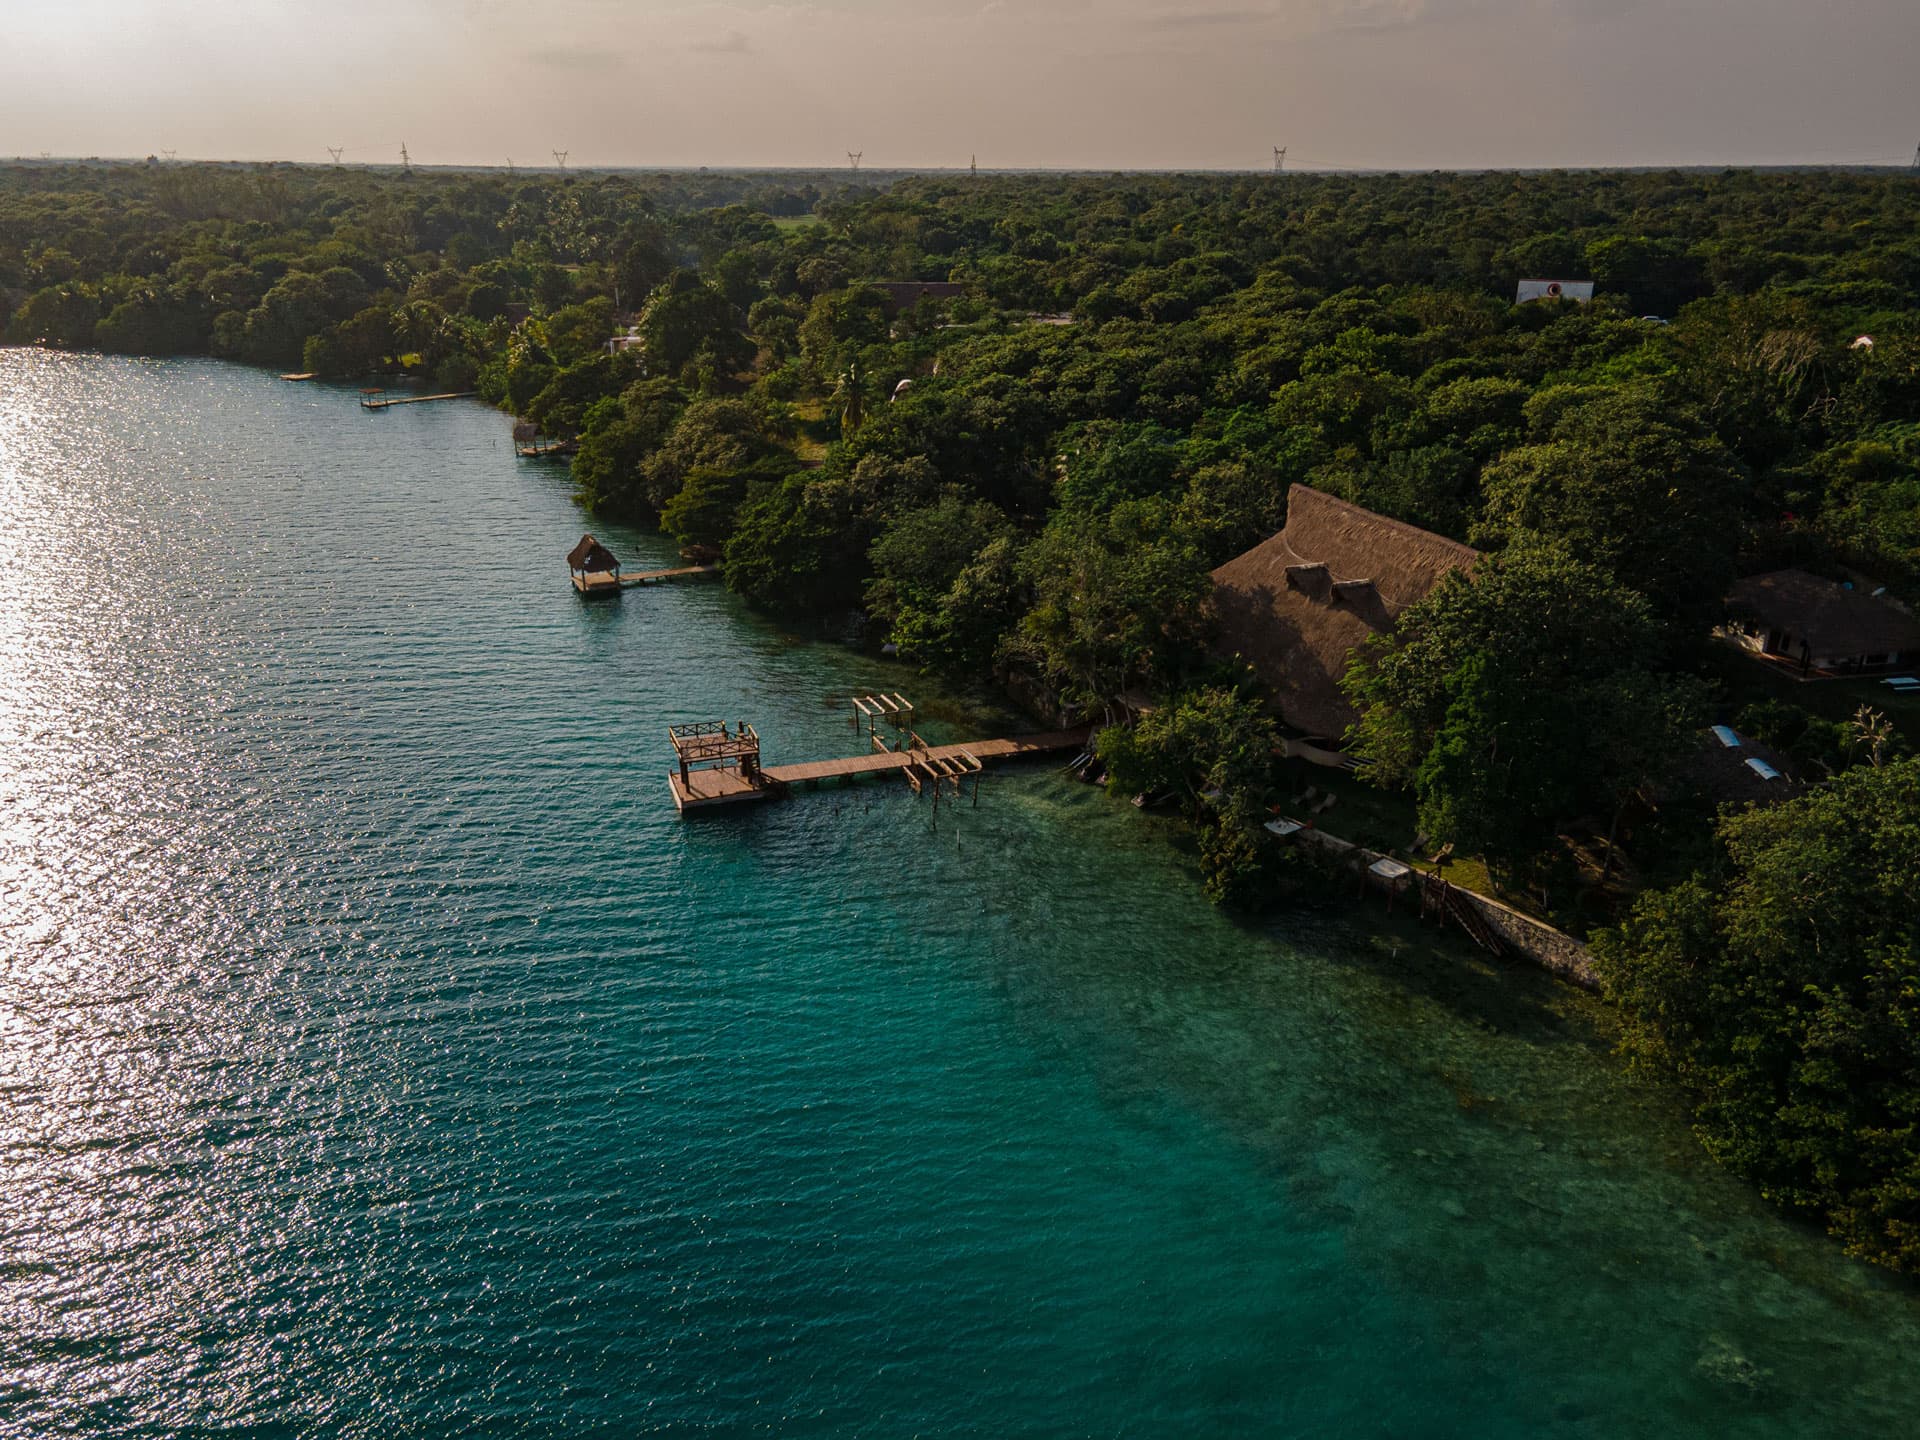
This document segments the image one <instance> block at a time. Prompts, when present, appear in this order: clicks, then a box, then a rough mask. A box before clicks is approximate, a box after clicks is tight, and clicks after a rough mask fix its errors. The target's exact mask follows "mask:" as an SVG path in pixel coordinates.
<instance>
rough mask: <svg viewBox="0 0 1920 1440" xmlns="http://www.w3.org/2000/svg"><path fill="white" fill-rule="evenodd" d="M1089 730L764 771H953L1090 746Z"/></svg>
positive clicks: (786, 779)
mask: <svg viewBox="0 0 1920 1440" xmlns="http://www.w3.org/2000/svg"><path fill="white" fill-rule="evenodd" d="M1086 744H1087V732H1086V731H1085V730H1052V731H1048V732H1047V733H1045V734H1041V735H1015V736H1013V737H1011V738H1008V739H1002V740H969V741H967V742H966V743H965V744H963V745H931V746H928V747H927V748H926V749H914V750H883V751H878V752H876V753H874V754H872V755H849V756H847V757H846V758H845V759H842V760H813V761H809V762H807V763H805V764H801V765H769V766H767V767H766V769H765V770H764V771H762V772H761V773H762V774H764V775H765V776H766V777H767V779H768V780H769V781H771V782H772V783H774V784H776V785H786V786H793V785H808V784H818V783H819V782H820V781H822V780H858V779H861V778H863V777H865V776H868V775H890V774H892V773H894V772H895V771H910V770H912V769H914V768H915V767H923V768H925V769H927V770H930V771H932V772H934V773H935V774H942V773H954V772H952V771H951V770H949V769H947V768H946V767H952V766H955V765H959V766H963V767H965V768H968V769H972V768H975V767H972V766H966V762H967V761H968V760H973V761H977V762H981V763H984V762H986V761H988V760H1010V759H1017V758H1019V757H1020V756H1023V755H1057V754H1061V753H1063V752H1066V751H1076V752H1077V751H1080V750H1084V749H1085V748H1086Z"/></svg>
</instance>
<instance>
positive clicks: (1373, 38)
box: [0, 0, 1920, 169]
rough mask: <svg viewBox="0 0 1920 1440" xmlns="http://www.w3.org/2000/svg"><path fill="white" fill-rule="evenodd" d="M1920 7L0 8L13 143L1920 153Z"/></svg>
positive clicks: (242, 151) (1403, 154)
mask: <svg viewBox="0 0 1920 1440" xmlns="http://www.w3.org/2000/svg"><path fill="white" fill-rule="evenodd" d="M1916 60H1920V0H1197V3H1189V4H1180V3H1177V0H983V3H982V0H816V3H771V0H765V3H763V0H725V3H721V0H714V3H699V0H317V3H316V0H302V3H292V0H193V3H179V0H0V156H11V155H39V154H41V153H49V154H53V155H58V156H87V155H99V156H145V155H148V154H155V153H164V152H165V151H168V150H172V151H175V152H177V153H178V155H179V156H180V157H181V158H198V159H234V160H298V161H311V162H320V163H324V162H325V161H326V160H327V153H326V152H327V147H328V146H342V147H345V150H346V155H345V159H346V160H347V162H348V163H355V162H358V163H365V164H371V163H379V164H388V163H395V162H397V161H398V159H399V147H400V145H401V144H402V143H403V142H404V143H405V144H406V145H407V147H408V149H409V152H410V153H411V155H412V157H413V160H414V162H415V163H416V164H429V165H430V164H493V165H497V164H502V163H505V162H506V161H508V160H509V159H511V160H512V161H514V162H515V163H517V164H520V165H523V166H524V165H535V164H537V165H551V164H552V163H553V159H552V152H553V151H554V150H565V151H567V152H568V155H569V163H570V164H572V165H573V166H575V167H582V166H626V165H633V166H649V165H659V166H685V165H712V166H753V165H768V166H808V167H818V166H830V165H845V164H846V163H847V159H846V152H848V151H850V150H858V151H861V152H862V153H863V155H864V157H865V160H864V163H865V165H866V166H867V167H868V168H874V169H883V168H892V167H902V168H908V167H940V166H951V167H964V166H966V165H967V164H968V163H969V161H970V160H972V159H973V158H975V157H977V158H978V163H979V165H980V167H981V168H982V169H1013V168H1075V169H1078V168H1094V169H1184V168H1195V169H1198V168H1208V169H1254V168H1267V167H1269V166H1270V165H1271V160H1272V152H1273V147H1274V146H1276V145H1285V146H1286V147H1287V148H1288V164H1289V167H1290V168H1393V169H1433V168H1456V167H1457V168H1473V167H1482V166H1485V167H1500V166H1553V165H1568V166H1584V165H1669V164H1671V165H1721V164H1807V163H1811V164H1829V163H1831V164H1842V163H1868V164H1872V163H1878V164H1904V163H1906V162H1908V161H1910V160H1911V159H1912V158H1913V156H1914V147H1915V145H1916V144H1920V87H1916V86H1915V85H1913V83H1912V78H1911V77H1912V71H1913V68H1914V63H1915V61H1916Z"/></svg>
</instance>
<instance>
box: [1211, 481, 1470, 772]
mask: <svg viewBox="0 0 1920 1440" xmlns="http://www.w3.org/2000/svg"><path fill="white" fill-rule="evenodd" d="M1479 558H1480V554H1479V552H1478V551H1477V550H1474V549H1472V548H1470V547H1469V546H1466V545H1462V544H1460V543H1458V542H1457V541H1453V540H1448V539H1446V538H1445V537H1444V536H1440V535H1434V534H1432V533H1430V532H1428V531H1425V530H1421V529H1419V528H1418V527H1416V526H1413V525H1407V524H1403V523H1402V522H1401V521H1398V520H1389V519H1387V518H1386V517H1385V516H1384V515H1376V514H1374V513H1373V512H1372V511H1371V510H1362V509H1361V508H1360V507H1359V506H1358V505H1350V504H1348V503H1347V502H1346V501H1345V500H1338V499H1335V498H1334V497H1333V496H1331V495H1325V494H1322V493H1321V492H1320V491H1318V490H1312V489H1309V488H1308V487H1307V486H1305V485H1295V486H1294V487H1293V489H1292V490H1291V491H1289V492H1288V494H1287V526H1286V529H1284V530H1282V531H1281V532H1280V533H1279V534H1278V535H1275V536H1274V537H1273V538H1272V539H1270V540H1267V541H1265V542H1263V543H1262V544H1260V545H1256V546H1255V547H1254V548H1253V549H1251V550H1249V551H1247V553H1246V554H1244V555H1241V556H1239V557H1238V558H1237V559H1233V560H1229V561H1228V562H1227V563H1226V564H1224V565H1222V566H1221V567H1220V568H1219V569H1218V570H1216V571H1214V572H1213V581H1214V587H1215V588H1214V605H1215V608H1216V609H1217V610H1218V612H1219V616H1220V636H1221V642H1222V645H1223V648H1225V649H1227V650H1229V651H1232V652H1237V653H1238V654H1239V655H1240V656H1241V658H1242V659H1244V660H1246V661H1247V663H1248V664H1250V665H1252V666H1253V668H1254V670H1255V671H1256V672H1257V673H1258V674H1259V675H1260V677H1261V679H1263V680H1264V681H1265V682H1266V683H1267V686H1268V688H1269V689H1271V690H1272V692H1273V695H1274V699H1275V700H1276V701H1277V702H1278V704H1279V706H1280V714H1281V718H1283V719H1284V720H1285V721H1286V722H1287V723H1288V724H1289V725H1292V726H1294V727H1296V728H1297V729H1300V730H1302V731H1305V732H1306V733H1307V734H1308V735H1315V736H1323V737H1326V738H1328V739H1332V740H1336V741H1337V740H1338V739H1339V738H1340V737H1341V735H1342V734H1344V733H1345V731H1346V728H1347V726H1349V725H1350V724H1352V723H1353V722H1354V720H1355V719H1357V718H1358V715H1357V713H1356V712H1355V711H1354V709H1353V707H1352V706H1351V705H1349V704H1348V703H1347V699H1346V697H1345V696H1344V695H1343V694H1341V692H1340V677H1341V676H1342V675H1343V674H1344V673H1346V668H1347V657H1348V655H1349V653H1350V652H1351V651H1352V650H1353V647H1354V646H1356V645H1358V644H1360V642H1361V641H1363V640H1365V639H1366V638H1367V637H1368V636H1369V635H1373V634H1377V633H1380V632H1382V631H1386V630H1391V629H1392V628H1393V626H1394V623H1395V622H1396V621H1397V620H1398V619H1399V618H1400V612H1401V611H1403V610H1405V609H1406V608H1407V607H1408V606H1409V605H1412V604H1413V603H1414V602H1415V601H1418V600H1422V599H1425V598H1426V596H1427V595H1428V593H1429V592H1431V591H1432V589H1433V587H1434V586H1435V585H1437V584H1439V583H1440V577H1441V576H1443V575H1445V574H1446V573H1447V572H1448V571H1449V570H1471V569H1472V568H1473V564H1474V562H1475V561H1476V560H1478V559H1479Z"/></svg>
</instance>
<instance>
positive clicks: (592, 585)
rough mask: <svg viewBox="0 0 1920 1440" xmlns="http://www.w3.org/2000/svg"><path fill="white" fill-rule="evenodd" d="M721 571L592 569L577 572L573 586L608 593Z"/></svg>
mask: <svg viewBox="0 0 1920 1440" xmlns="http://www.w3.org/2000/svg"><path fill="white" fill-rule="evenodd" d="M719 573H720V567H719V566H718V565H681V566H677V567H676V568H674V569H672V570H636V571H633V572H631V573H615V572H614V571H611V570H592V571H587V572H586V573H584V574H576V575H575V576H574V577H573V588H574V589H576V590H578V591H579V592H580V593H581V594H582V595H606V594H611V593H613V592H616V591H620V590H631V589H633V588H634V587H635V586H637V585H662V584H665V583H666V582H668V581H670V580H701V579H705V578H706V577H707V576H710V575H718V574H719Z"/></svg>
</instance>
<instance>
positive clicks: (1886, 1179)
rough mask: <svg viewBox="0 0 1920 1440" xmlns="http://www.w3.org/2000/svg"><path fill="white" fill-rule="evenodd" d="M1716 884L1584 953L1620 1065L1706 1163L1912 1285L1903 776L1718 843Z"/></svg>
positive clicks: (1737, 821)
mask: <svg viewBox="0 0 1920 1440" xmlns="http://www.w3.org/2000/svg"><path fill="white" fill-rule="evenodd" d="M1719 843H1720V869H1719V871H1718V872H1717V873H1715V874H1711V875H1703V876H1696V877H1695V878H1694V879H1692V880H1689V881H1687V882H1686V883H1684V884H1681V885H1678V886H1675V887H1674V888H1672V889H1670V890H1663V891H1656V892H1653V893H1651V894H1648V895H1646V896H1643V897H1642V898H1641V899H1640V900H1639V901H1638V902H1637V903H1636V904H1635V906H1634V909H1633V913H1632V915H1631V916H1630V917H1629V919H1628V920H1627V921H1626V922H1625V923H1624V924H1623V925H1621V926H1620V928H1619V929H1618V930H1615V931H1610V932H1606V933H1603V934H1602V935H1600V936H1598V937H1596V939H1595V945H1594V951H1595V955H1596V958H1597V960H1598V964H1599V970H1600V975H1601V979H1602V982H1603V983H1604V985H1605V987H1606V989H1607V992H1608V994H1609V995H1610V996H1611V997H1612V998H1613V999H1614V1000H1615V1001H1616V1002H1617V1003H1618V1004H1619V1005H1620V1007H1621V1009H1622V1011H1623V1012H1624V1013H1625V1015H1626V1017H1627V1021H1628V1025H1627V1030H1626V1034H1625V1044H1626V1046H1627V1048H1628V1050H1629V1051H1630V1053H1632V1054H1633V1055H1634V1056H1635V1057H1637V1059H1638V1060H1640V1061H1641V1062H1642V1063H1645V1064H1648V1065H1650V1066H1652V1067H1654V1068H1656V1069H1657V1070H1659V1071H1660V1072H1662V1073H1665V1074H1668V1075H1671V1076H1673V1077H1675V1078H1677V1079H1678V1080H1679V1081H1680V1082H1681V1083H1682V1084H1683V1085H1684V1086H1685V1087H1686V1088H1687V1089H1688V1091H1689V1092H1690V1093H1691V1094H1692V1095H1693V1097H1694V1102H1695V1117H1696V1120H1697V1122H1698V1126H1699V1133H1700V1134H1701V1136H1702V1138H1703V1139H1704V1140H1705V1141H1706V1143H1707V1146H1708V1148H1709V1149H1710V1150H1711V1151H1712V1152H1713V1153H1714V1155H1715V1156H1716V1157H1718V1158H1719V1159H1720V1160H1721V1161H1722V1162H1723V1163H1725V1164H1727V1165H1729V1166H1731V1167H1732V1168H1733V1169H1735V1170H1737V1171H1739V1172H1740V1173H1741V1174H1743V1175H1747V1176H1749V1177H1751V1178H1752V1179H1754V1180H1756V1181H1758V1182H1759V1184H1760V1187H1761V1190H1762V1192H1763V1193H1764V1194H1765V1195H1766V1196H1767V1197H1768V1198H1769V1199H1770V1200H1772V1201H1774V1202H1775V1203H1776V1204H1779V1205H1781V1206H1783V1207H1785V1208H1786V1209H1788V1210H1790V1211H1793V1212H1795V1213H1799V1214H1804V1215H1808V1216H1819V1217H1824V1219H1825V1221H1826V1223H1827V1225H1828V1227H1829V1228H1830V1229H1831V1230H1832V1232H1833V1233H1834V1234H1835V1235H1836V1236H1838V1237H1839V1238H1840V1239H1841V1240H1842V1241H1844V1242H1845V1244H1846V1245H1847V1248H1848V1249H1849V1250H1850V1251H1852V1252H1853V1253H1854V1254H1857V1255H1861V1256H1864V1257H1865V1258H1867V1259H1870V1260H1874V1261H1876V1262H1878V1263H1880V1264H1883V1265H1890V1266H1892V1267H1894V1268H1895V1269H1899V1270H1905V1271H1908V1272H1920V912H1917V911H1916V910H1915V907H1914V903H1913V877H1914V876H1915V875H1916V874H1920V760H1904V761H1897V762H1894V763H1891V764H1888V765H1885V766H1882V767H1878V768H1875V767H1872V766H1861V767H1858V768H1855V769H1853V770H1849V771H1847V772H1846V773H1845V774H1843V775H1841V776H1839V777H1837V778H1836V779H1834V780H1831V781H1828V782H1826V783H1825V784H1823V785H1820V786H1819V787H1817V788H1815V789H1813V790H1811V791H1809V792H1807V793H1806V794H1804V795H1801V796H1798V797H1796V798H1794V799H1792V800H1789V801H1787V802H1786V803H1784V804H1780V805H1775V806H1771V807H1765V808H1756V809H1750V810H1747V811H1745V812H1743V813H1739V814H1735V815H1731V816H1729V817H1727V818H1725V819H1723V820H1722V821H1721V823H1720V826H1719Z"/></svg>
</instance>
